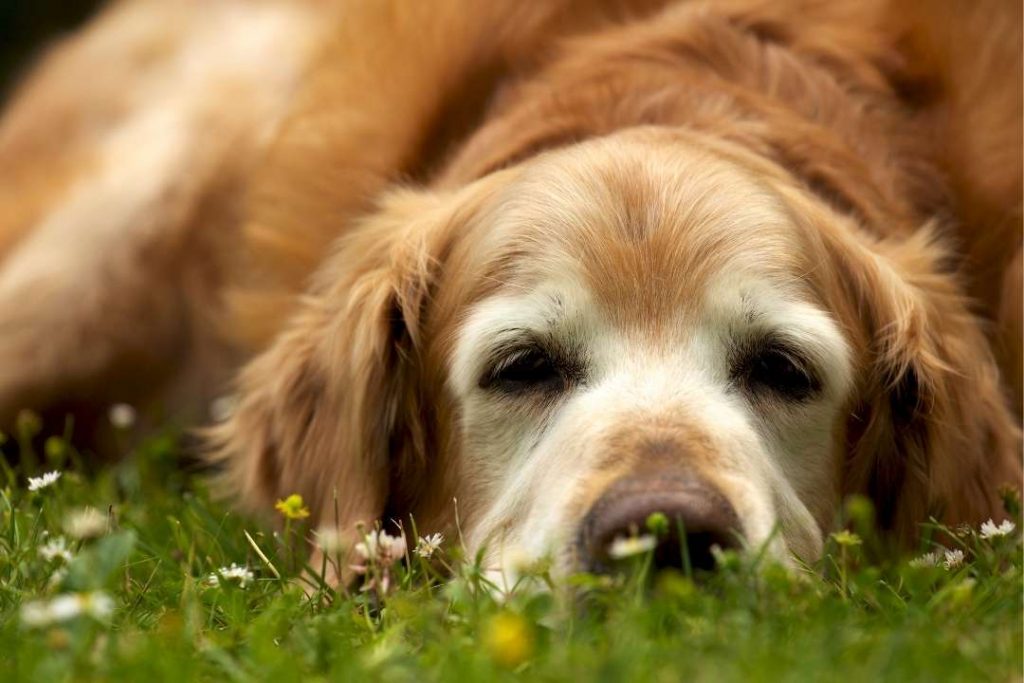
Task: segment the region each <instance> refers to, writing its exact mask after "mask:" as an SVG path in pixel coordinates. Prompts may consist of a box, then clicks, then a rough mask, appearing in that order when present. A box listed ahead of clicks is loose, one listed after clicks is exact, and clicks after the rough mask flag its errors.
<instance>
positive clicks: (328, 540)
mask: <svg viewBox="0 0 1024 683" xmlns="http://www.w3.org/2000/svg"><path fill="white" fill-rule="evenodd" d="M313 533H314V535H315V536H316V544H317V547H319V548H320V550H322V551H324V553H326V554H328V555H337V554H338V553H340V552H341V551H342V550H344V549H345V537H344V535H343V534H342V533H341V532H340V531H339V530H338V529H337V528H336V527H332V526H323V527H320V528H319V529H317V530H316V531H315V532H313Z"/></svg>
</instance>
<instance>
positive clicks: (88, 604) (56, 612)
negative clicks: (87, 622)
mask: <svg viewBox="0 0 1024 683" xmlns="http://www.w3.org/2000/svg"><path fill="white" fill-rule="evenodd" d="M113 611H114V601H113V600H111V599H110V596H109V595H107V594H106V593H103V592H102V591H95V592H93V593H67V594H64V595H58V596H57V597H55V598H53V599H52V600H35V601H32V602H26V603H25V604H24V605H22V606H21V623H23V624H24V625H25V626H28V627H30V628H39V627H43V626H49V625H50V624H58V623H62V622H65V621H70V620H72V619H75V618H76V617H80V616H89V617H92V618H93V619H100V620H105V619H107V618H108V617H110V615H111V613H113Z"/></svg>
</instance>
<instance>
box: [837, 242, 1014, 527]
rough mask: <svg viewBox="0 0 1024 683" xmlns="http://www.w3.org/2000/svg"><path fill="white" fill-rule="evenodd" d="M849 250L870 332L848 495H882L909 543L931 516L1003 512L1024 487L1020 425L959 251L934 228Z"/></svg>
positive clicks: (886, 518)
mask: <svg viewBox="0 0 1024 683" xmlns="http://www.w3.org/2000/svg"><path fill="white" fill-rule="evenodd" d="M858 251H859V253H858ZM841 258H843V259H845V261H846V263H845V264H844V266H843V267H842V268H841V271H842V272H845V276H846V280H847V281H846V283H844V284H845V285H846V287H848V288H852V290H853V291H854V292H855V295H856V298H857V300H858V301H857V306H858V308H859V316H860V318H861V324H862V325H863V327H864V328H865V329H866V330H867V333H868V338H867V340H866V342H867V349H866V356H867V358H866V364H867V368H866V372H865V373H864V380H863V383H862V386H861V388H860V396H859V399H858V402H857V404H856V405H855V406H854V410H853V412H852V413H851V416H850V419H849V422H848V425H847V438H848V454H849V460H848V461H847V469H846V473H845V474H846V477H845V493H863V494H865V495H868V496H869V497H870V498H872V499H873V501H874V502H875V505H876V509H877V513H878V519H879V522H880V524H881V526H882V527H883V528H884V529H886V530H888V531H891V532H893V533H894V534H895V536H896V537H897V538H898V539H899V540H901V541H903V542H905V543H910V542H913V541H914V540H915V539H916V537H917V535H918V531H919V526H918V525H919V524H920V523H921V522H923V521H926V520H927V519H928V516H929V515H934V516H935V517H936V518H937V519H939V520H940V521H943V522H945V523H947V524H959V523H962V522H968V523H977V522H979V521H984V520H985V519H987V518H989V517H995V518H997V519H998V518H999V516H1000V515H1001V514H1003V510H1002V505H1001V501H1000V496H999V489H1000V487H1002V486H1004V485H1011V486H1013V487H1015V488H1017V489H1019V488H1020V487H1021V478H1022V474H1021V460H1020V440H1019V439H1020V435H1019V429H1018V425H1017V424H1016V421H1015V420H1014V419H1013V417H1012V415H1011V412H1010V410H1009V408H1008V405H1007V399H1006V396H1005V395H1004V391H1003V387H1002V384H1001V381H1000V377H999V371H998V369H997V366H996V363H995V361H994V360H993V357H992V353H991V351H990V349H989V345H988V342H987V340H986V338H985V335H984V334H983V331H982V328H981V322H980V321H979V320H978V319H977V318H976V317H975V316H974V315H973V314H972V313H971V311H970V310H969V306H968V302H967V300H966V298H965V297H964V295H963V294H962V288H961V287H960V286H959V284H958V282H957V281H956V278H955V277H954V276H953V275H951V274H950V273H949V272H948V269H946V268H943V266H942V264H943V263H948V262H949V259H948V255H947V254H946V253H945V252H944V251H943V249H942V248H941V247H940V246H939V245H938V244H937V242H936V240H935V239H934V236H933V234H932V230H931V229H929V228H925V229H922V230H920V231H918V232H917V233H916V234H915V235H914V236H912V237H910V238H909V239H906V240H904V241H900V242H895V241H894V242H888V241H885V242H880V243H877V244H874V245H870V246H868V247H867V248H865V247H864V245H861V247H860V249H859V250H857V249H854V250H844V252H843V255H842V256H841Z"/></svg>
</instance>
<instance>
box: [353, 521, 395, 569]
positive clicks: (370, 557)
mask: <svg viewBox="0 0 1024 683" xmlns="http://www.w3.org/2000/svg"><path fill="white" fill-rule="evenodd" d="M405 548H406V543H405V535H404V534H399V535H398V536H392V535H391V534H389V533H388V532H386V531H384V530H383V529H381V530H380V531H376V532H374V531H371V532H370V533H368V534H367V535H366V538H364V539H363V540H362V541H360V542H359V543H356V546H355V550H356V553H358V554H359V556H360V557H361V558H362V559H363V560H366V561H371V562H379V563H380V564H384V565H389V564H394V563H395V562H397V561H398V560H399V559H401V558H402V557H403V556H404V555H405Z"/></svg>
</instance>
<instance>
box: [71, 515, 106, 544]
mask: <svg viewBox="0 0 1024 683" xmlns="http://www.w3.org/2000/svg"><path fill="white" fill-rule="evenodd" d="M64 531H66V532H68V535H70V536H73V537H74V538H80V539H85V538H96V537H97V536H102V535H103V534H104V533H106V531H107V518H106V516H104V515H103V514H102V513H101V512H99V511H98V510H97V509H96V508H82V509H81V510H76V511H74V512H72V513H71V514H69V515H68V516H67V517H66V518H65V519H64Z"/></svg>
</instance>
